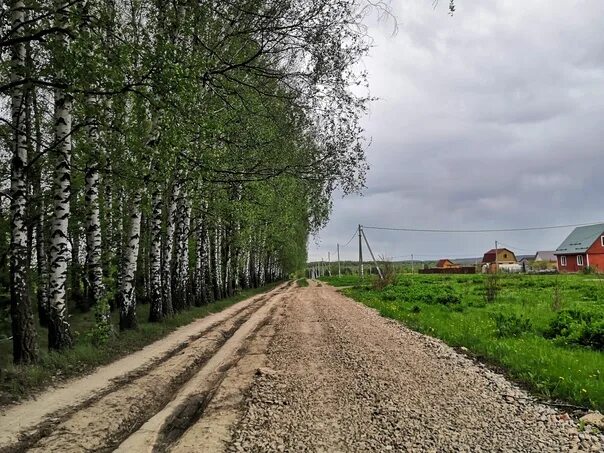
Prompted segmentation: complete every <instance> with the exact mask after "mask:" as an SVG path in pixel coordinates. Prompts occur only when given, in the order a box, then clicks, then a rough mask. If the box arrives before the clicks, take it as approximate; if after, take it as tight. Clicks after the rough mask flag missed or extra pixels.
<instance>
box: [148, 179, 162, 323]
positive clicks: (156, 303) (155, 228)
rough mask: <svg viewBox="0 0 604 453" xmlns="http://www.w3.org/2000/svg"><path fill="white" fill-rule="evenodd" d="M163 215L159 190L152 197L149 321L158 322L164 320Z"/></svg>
mask: <svg viewBox="0 0 604 453" xmlns="http://www.w3.org/2000/svg"><path fill="white" fill-rule="evenodd" d="M161 214H162V197H161V193H160V191H159V190H155V191H154V192H153V195H152V196H151V247H150V250H149V258H150V263H149V267H150V279H151V282H150V310H149V321H151V322H158V321H161V319H162V318H163V307H162V287H161V220H162V219H161Z"/></svg>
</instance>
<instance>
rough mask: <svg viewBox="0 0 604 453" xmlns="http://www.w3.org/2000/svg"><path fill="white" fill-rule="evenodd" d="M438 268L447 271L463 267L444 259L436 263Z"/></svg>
mask: <svg viewBox="0 0 604 453" xmlns="http://www.w3.org/2000/svg"><path fill="white" fill-rule="evenodd" d="M436 267H437V268H439V269H445V268H454V267H461V266H460V265H459V264H455V263H454V262H453V261H451V260H450V259H442V260H438V261H437V262H436Z"/></svg>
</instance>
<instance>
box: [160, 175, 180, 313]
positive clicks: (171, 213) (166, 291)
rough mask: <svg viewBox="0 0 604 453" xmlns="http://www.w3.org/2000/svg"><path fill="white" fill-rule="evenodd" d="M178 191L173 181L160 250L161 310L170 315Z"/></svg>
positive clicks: (172, 308) (171, 310)
mask: <svg viewBox="0 0 604 453" xmlns="http://www.w3.org/2000/svg"><path fill="white" fill-rule="evenodd" d="M179 193H180V186H179V183H178V182H175V183H174V186H173V188H172V193H171V195H170V202H169V204H168V213H167V216H166V236H165V240H164V247H163V250H162V268H161V269H162V279H161V284H162V309H163V310H162V312H163V315H164V316H171V315H172V314H173V313H174V307H173V306H172V254H173V245H174V229H175V225H176V201H177V200H178V197H179Z"/></svg>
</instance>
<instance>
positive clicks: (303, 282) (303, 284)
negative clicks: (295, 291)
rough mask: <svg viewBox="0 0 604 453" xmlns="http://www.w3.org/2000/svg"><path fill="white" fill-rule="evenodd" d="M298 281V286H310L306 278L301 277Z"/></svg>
mask: <svg viewBox="0 0 604 453" xmlns="http://www.w3.org/2000/svg"><path fill="white" fill-rule="evenodd" d="M296 283H298V286H300V287H302V288H306V287H307V286H308V280H306V279H305V278H299V279H298V280H296Z"/></svg>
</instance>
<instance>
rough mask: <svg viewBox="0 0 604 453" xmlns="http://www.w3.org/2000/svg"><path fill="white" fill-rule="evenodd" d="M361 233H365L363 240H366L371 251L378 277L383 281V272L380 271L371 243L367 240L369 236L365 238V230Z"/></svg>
mask: <svg viewBox="0 0 604 453" xmlns="http://www.w3.org/2000/svg"><path fill="white" fill-rule="evenodd" d="M361 233H363V238H364V239H365V244H367V249H368V250H369V253H370V254H371V259H373V264H375V268H376V269H377V271H378V275H379V276H380V278H381V279H382V280H383V279H384V276H383V275H382V271H381V270H380V266H378V263H377V261H376V260H375V256H374V255H373V251H372V250H371V246H370V245H369V241H368V240H367V236H365V232H364V231H363V230H361Z"/></svg>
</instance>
